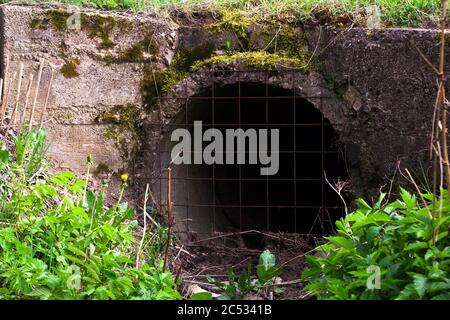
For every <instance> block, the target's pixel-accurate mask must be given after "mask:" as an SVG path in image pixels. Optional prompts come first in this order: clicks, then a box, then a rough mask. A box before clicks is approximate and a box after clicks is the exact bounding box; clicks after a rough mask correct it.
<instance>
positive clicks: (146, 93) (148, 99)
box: [139, 65, 187, 111]
mask: <svg viewBox="0 0 450 320" xmlns="http://www.w3.org/2000/svg"><path fill="white" fill-rule="evenodd" d="M186 76H187V74H186V73H184V72H178V71H176V70H173V69H164V70H154V69H152V67H151V66H148V65H145V66H144V68H143V77H142V80H141V83H140V88H139V89H140V92H141V95H142V101H143V103H144V105H145V106H146V109H147V110H148V111H150V110H151V109H152V107H153V106H154V104H155V103H156V101H157V98H158V97H160V96H161V95H162V94H164V93H167V92H169V91H170V90H171V89H172V88H173V86H174V85H176V84H177V83H178V82H179V81H181V80H182V79H183V78H185V77H186Z"/></svg>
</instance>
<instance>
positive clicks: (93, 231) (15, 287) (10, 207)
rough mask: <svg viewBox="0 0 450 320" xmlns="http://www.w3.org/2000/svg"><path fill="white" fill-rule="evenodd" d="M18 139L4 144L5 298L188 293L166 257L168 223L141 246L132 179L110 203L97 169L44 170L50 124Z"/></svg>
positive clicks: (0, 189) (0, 251) (0, 229)
mask: <svg viewBox="0 0 450 320" xmlns="http://www.w3.org/2000/svg"><path fill="white" fill-rule="evenodd" d="M12 140H13V141H12V142H11V143H7V147H8V148H5V145H2V146H1V147H0V283H1V288H0V299H46V300H47V299H52V300H55V299H59V300H63V299H80V300H81V299H108V300H110V299H180V298H181V297H180V294H179V293H178V292H177V291H176V290H175V283H174V280H173V277H172V275H171V274H170V272H169V271H165V270H163V268H162V264H161V263H160V259H159V256H160V255H162V254H163V251H162V250H159V249H158V248H161V247H162V244H163V243H165V239H167V237H166V234H167V229H166V228H163V227H161V226H158V227H155V229H154V230H153V232H155V233H154V235H152V237H151V238H150V239H147V238H146V241H145V243H148V244H147V245H143V246H139V244H138V242H139V241H138V240H137V239H135V237H134V235H133V233H134V232H135V231H136V227H137V221H136V220H133V217H134V211H133V209H131V208H130V207H129V206H128V205H127V204H126V203H125V202H123V198H122V196H123V191H124V189H125V187H126V184H125V183H122V188H121V192H120V196H119V199H118V200H117V201H116V203H114V204H112V205H109V204H108V203H106V201H105V199H106V194H105V189H106V185H102V187H101V188H100V190H94V189H91V188H89V187H88V182H89V174H86V178H85V179H78V178H77V176H76V175H75V174H73V173H72V172H68V171H64V172H58V173H51V174H49V175H46V174H44V172H48V170H46V169H47V168H48V164H47V162H46V161H45V151H46V134H45V131H44V130H37V131H34V130H32V131H31V132H28V130H26V132H25V131H24V132H23V133H18V134H17V135H16V136H15V137H14V138H13V139H12ZM91 164H92V158H91V157H90V156H89V157H88V159H87V167H88V170H89V168H90V165H91ZM37 173H38V174H37ZM138 247H139V249H138ZM136 257H139V258H140V259H139V260H140V261H142V262H141V263H137V262H135V259H136ZM145 257H148V258H145Z"/></svg>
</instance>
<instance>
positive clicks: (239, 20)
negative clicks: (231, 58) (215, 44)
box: [208, 9, 259, 39]
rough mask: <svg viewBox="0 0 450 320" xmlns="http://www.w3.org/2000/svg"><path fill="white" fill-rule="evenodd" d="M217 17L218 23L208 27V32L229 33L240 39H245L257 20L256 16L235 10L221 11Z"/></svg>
mask: <svg viewBox="0 0 450 320" xmlns="http://www.w3.org/2000/svg"><path fill="white" fill-rule="evenodd" d="M218 15H219V21H217V22H214V23H211V24H210V25H208V30H209V31H210V32H211V33H213V34H217V33H223V32H231V33H234V34H236V35H237V36H238V37H239V38H241V39H245V38H247V36H248V34H249V29H250V27H251V26H253V25H255V24H257V23H258V20H259V19H258V17H257V16H255V15H251V14H249V13H248V12H246V11H244V10H237V9H221V10H219V11H218Z"/></svg>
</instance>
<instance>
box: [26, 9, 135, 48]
mask: <svg viewBox="0 0 450 320" xmlns="http://www.w3.org/2000/svg"><path fill="white" fill-rule="evenodd" d="M71 16H72V13H70V12H67V11H65V10H61V9H51V10H47V11H45V13H44V17H43V18H39V17H34V18H32V19H31V21H30V28H32V29H38V28H39V29H46V28H51V29H53V30H55V31H58V32H67V31H68V28H67V20H68V19H69V18H70V17H71ZM80 18H81V31H83V32H85V33H86V34H87V36H88V37H89V38H91V39H94V38H98V39H100V44H99V49H109V48H112V47H114V46H115V43H114V42H113V41H112V39H111V35H112V33H113V31H114V30H120V32H122V33H123V32H126V31H128V30H130V29H131V27H132V24H131V22H130V21H129V20H127V19H123V18H115V17H113V16H107V15H101V14H87V13H81V14H80Z"/></svg>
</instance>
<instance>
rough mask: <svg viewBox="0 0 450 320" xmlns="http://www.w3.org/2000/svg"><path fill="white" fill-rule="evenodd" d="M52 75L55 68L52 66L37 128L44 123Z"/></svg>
mask: <svg viewBox="0 0 450 320" xmlns="http://www.w3.org/2000/svg"><path fill="white" fill-rule="evenodd" d="M54 77H55V69H53V68H52V69H51V75H50V81H49V82H48V87H47V95H46V97H45V103H44V107H43V108H42V113H41V119H40V121H39V130H40V129H42V125H43V124H44V116H45V112H46V111H47V106H48V100H49V98H50V92H51V90H52V84H53V79H54Z"/></svg>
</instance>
